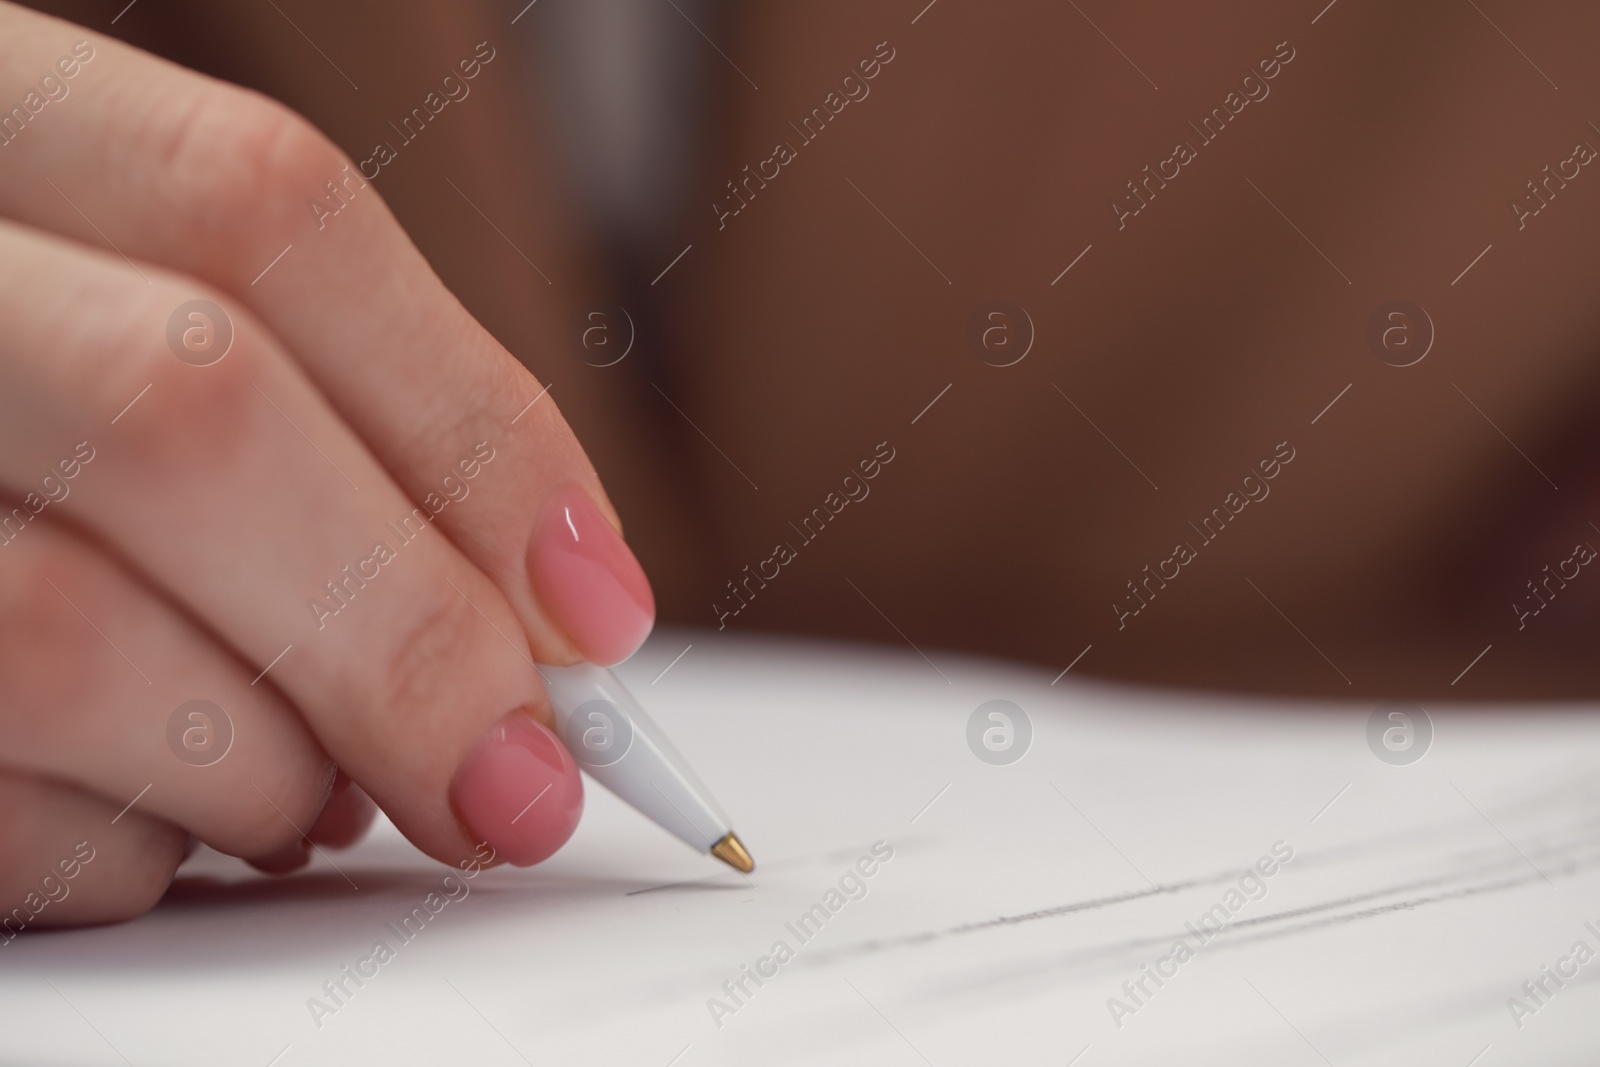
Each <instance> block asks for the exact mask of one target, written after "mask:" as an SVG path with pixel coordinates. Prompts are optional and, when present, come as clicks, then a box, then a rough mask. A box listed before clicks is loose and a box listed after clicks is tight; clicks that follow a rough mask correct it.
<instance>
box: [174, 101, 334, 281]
mask: <svg viewBox="0 0 1600 1067" xmlns="http://www.w3.org/2000/svg"><path fill="white" fill-rule="evenodd" d="M168 155H169V158H168V160H167V163H168V171H167V172H168V173H172V174H178V175H182V176H183V179H182V180H183V182H184V185H185V187H186V190H187V191H186V195H185V196H184V200H186V201H187V203H188V206H189V210H190V211H191V212H192V213H193V217H194V221H195V224H196V228H197V230H198V233H197V234H195V236H197V237H200V238H201V239H202V240H203V241H204V240H205V239H206V238H209V241H206V247H207V248H209V249H212V250H213V251H214V253H215V255H216V256H217V257H218V258H219V259H227V258H229V257H231V255H232V253H233V252H234V250H235V249H234V241H235V239H236V238H237V237H238V236H239V235H240V232H241V230H244V231H247V232H249V231H257V232H259V231H262V230H271V231H273V232H282V229H283V226H284V223H285V222H286V221H288V220H289V219H291V218H296V217H298V216H299V215H300V214H302V213H304V212H305V211H306V199H307V198H308V197H309V196H311V195H314V193H315V192H316V191H317V190H318V189H319V188H320V187H321V186H322V185H323V184H324V182H325V181H326V180H328V179H329V178H331V177H332V176H333V175H334V173H335V172H337V171H338V169H339V165H340V163H341V162H342V161H343V157H342V155H341V153H340V152H339V150H338V148H336V147H335V146H334V144H333V143H332V142H331V141H329V140H328V138H327V137H325V136H324V135H323V134H322V133H321V132H320V131H318V130H317V128H316V127H314V126H313V125H311V123H310V122H308V121H307V120H306V119H304V118H302V117H301V116H300V115H298V114H296V113H295V112H293V111H291V110H290V109H289V108H287V107H285V106H284V105H282V104H280V103H278V102H276V101H274V100H270V99H268V98H266V97H262V96H258V95H256V94H254V93H249V92H243V91H228V92H220V93H219V92H209V93H203V94H201V95H200V96H199V97H198V98H197V99H196V101H195V104H194V106H193V109H192V112H191V114H190V116H189V119H188V121H186V122H184V123H182V124H181V127H180V128H179V129H178V131H177V132H176V133H175V135H174V139H173V142H172V144H171V147H170V149H169V153H168Z"/></svg>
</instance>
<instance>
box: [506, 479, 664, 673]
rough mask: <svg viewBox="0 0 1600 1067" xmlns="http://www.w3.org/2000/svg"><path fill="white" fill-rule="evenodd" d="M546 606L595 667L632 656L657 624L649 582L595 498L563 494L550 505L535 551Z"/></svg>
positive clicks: (537, 587) (536, 578) (565, 490)
mask: <svg viewBox="0 0 1600 1067" xmlns="http://www.w3.org/2000/svg"><path fill="white" fill-rule="evenodd" d="M528 572H529V574H530V575H531V576H532V578H533V589H534V592H535V593H536V594H537V595H538V597H539V601H540V603H542V604H543V605H544V606H545V608H546V609H547V610H549V612H550V613H551V614H552V615H553V616H554V617H555V620H556V622H557V623H558V624H560V626H561V628H562V629H563V630H565V631H566V634H567V636H568V637H569V638H570V639H571V640H572V643H573V644H574V645H576V646H577V648H578V651H579V652H581V653H583V655H584V658H586V659H588V660H589V661H590V662H591V663H598V664H600V665H602V666H607V665H609V664H612V663H619V662H621V661H622V660H625V659H627V658H628V657H629V656H631V655H633V653H634V651H635V650H636V649H638V647H639V646H640V645H641V644H643V643H644V639H645V638H646V637H648V636H649V634H650V628H651V627H652V626H654V625H655V621H656V600H655V597H654V596H653V595H652V594H651V592H650V581H649V579H647V578H646V577H645V576H644V570H643V568H641V567H640V566H639V561H638V560H636V559H634V558H633V553H632V552H630V551H628V545H627V543H626V542H625V541H623V540H622V537H621V535H619V534H618V533H617V531H616V530H614V529H613V528H612V526H611V524H610V523H609V522H607V521H606V519H605V516H604V515H602V514H601V513H600V509H599V508H597V507H595V505H594V501H592V500H590V499H589V495H588V494H587V493H585V492H584V491H583V490H582V489H580V488H578V487H577V486H575V485H563V486H561V487H560V488H558V489H557V490H556V491H555V492H554V493H553V494H552V495H551V497H550V500H549V502H548V503H547V504H545V510H544V515H543V516H541V518H540V520H539V529H538V530H537V531H536V532H535V533H534V537H533V544H532V546H531V547H530V548H529V550H528Z"/></svg>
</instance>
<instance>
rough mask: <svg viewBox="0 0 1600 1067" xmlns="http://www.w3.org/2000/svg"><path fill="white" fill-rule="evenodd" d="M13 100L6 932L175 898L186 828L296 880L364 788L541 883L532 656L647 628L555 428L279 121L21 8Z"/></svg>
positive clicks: (8, 9)
mask: <svg viewBox="0 0 1600 1067" xmlns="http://www.w3.org/2000/svg"><path fill="white" fill-rule="evenodd" d="M0 73H3V77H0V86H4V87H6V88H4V89H0V322H3V323H4V324H5V329H4V331H3V332H0V685H3V686H4V694H3V696H0V730H3V735H4V737H5V744H4V748H3V750H0V796H3V797H4V798H5V801H6V802H5V803H4V804H3V805H0V807H3V809H4V810H5V811H6V812H7V814H8V818H7V819H6V820H5V822H4V824H3V825H4V829H3V830H0V872H3V873H0V918H3V917H4V913H7V912H9V914H10V915H11V916H12V919H11V920H7V921H5V922H4V923H3V926H4V929H5V932H6V933H7V935H12V934H14V933H15V932H16V931H17V930H18V929H20V928H22V927H23V926H25V925H29V924H39V925H43V924H52V923H54V924H59V923H64V922H90V921H99V920H106V919H115V918H122V917H127V916H131V915H134V914H137V913H139V912H140V911H142V910H144V909H146V908H148V907H150V906H151V905H152V904H153V903H154V902H155V901H156V900H157V899H159V897H160V895H161V893H162V892H163V890H164V889H165V887H166V885H167V883H168V881H169V880H170V878H171V876H172V874H173V871H174V870H175V868H176V867H177V864H178V863H179V862H180V860H181V858H182V856H183V854H184V849H185V842H186V838H187V836H188V835H189V834H193V835H194V836H195V837H197V838H199V839H200V840H201V841H204V842H206V843H207V844H209V845H211V846H213V847H215V848H217V849H219V850H221V851H224V852H228V853H231V854H234V855H238V856H243V857H246V858H250V859H253V860H255V861H257V862H258V864H259V865H261V866H266V867H273V868H284V867H291V866H294V865H297V864H298V863H299V862H301V861H302V860H303V858H304V855H305V850H306V847H307V845H306V842H307V840H308V838H309V840H311V841H321V842H326V843H329V844H339V843H348V841H349V840H351V839H353V837H354V836H357V835H358V834H359V832H360V829H361V828H362V826H363V823H364V817H365V816H364V815H363V806H364V804H365V801H364V799H363V798H362V795H361V791H365V793H366V794H367V795H370V797H371V798H372V799H373V800H374V801H376V802H377V804H378V806H379V807H381V808H383V810H384V811H385V812H387V813H388V815H389V816H390V817H391V818H392V819H393V820H394V822H395V823H396V825H397V826H398V827H399V828H400V829H401V831H402V832H403V833H405V835H406V836H407V837H408V838H409V839H410V840H411V841H413V842H414V843H415V844H416V845H417V846H418V847H419V848H421V849H422V850H424V851H425V852H427V853H428V854H429V855H432V856H434V857H435V858H437V859H439V860H441V861H444V862H446V863H452V864H454V863H457V862H461V861H470V858H472V857H475V856H476V857H478V858H480V859H481V858H482V857H483V856H484V855H486V854H487V851H486V850H484V849H483V848H482V844H483V843H485V842H486V843H487V845H488V846H489V847H490V848H492V849H493V850H494V854H495V855H496V856H498V857H500V858H504V859H508V860H510V861H511V862H513V863H533V862H536V861H538V860H540V859H542V858H544V857H545V856H547V855H549V854H550V853H551V852H553V851H554V850H555V849H556V848H557V847H559V846H560V844H561V843H562V842H563V841H565V839H566V838H567V836H568V835H569V834H570V833H571V832H572V830H573V827H574V825H575V824H576V820H577V818H578V814H579V812H580V810H581V807H582V787H581V785H580V782H579V778H578V774H577V770H576V768H575V766H574V764H573V762H572V760H571V758H570V757H569V756H568V755H567V753H566V751H565V750H564V749H563V748H562V747H561V746H560V744H559V743H558V742H557V741H556V740H555V738H554V736H553V735H552V734H551V733H550V732H549V731H548V730H547V729H545V727H544V726H542V725H539V723H540V722H545V723H548V722H549V710H548V705H547V703H546V699H545V696H544V692H543V689H542V687H541V685H540V682H539V677H538V674H537V672H536V671H535V669H534V666H533V664H534V661H540V662H551V663H566V662H572V661H575V660H578V659H589V660H593V661H597V662H602V663H607V662H614V661H617V660H620V659H622V658H624V657H626V656H627V655H629V654H630V653H631V652H632V651H633V650H634V649H635V648H636V647H637V646H638V644H639V643H640V642H641V641H642V640H643V639H644V637H645V635H646V634H647V633H648V631H649V629H650V626H651V624H652V621H653V618H654V604H653V601H652V598H651V594H650V589H649V586H648V584H647V582H646V580H645V578H644V575H643V573H642V571H641V570H640V569H639V566H638V564H637V563H636V562H635V561H634V559H633V556H632V555H631V554H630V553H629V551H628V549H627V547H626V546H625V545H624V543H623V541H622V539H621V537H620V535H619V533H618V532H617V530H616V528H615V527H616V525H617V520H616V518H615V515H614V514H613V512H612V511H611V508H610V505H609V503H608V502H607V501H606V498H605V495H604V493H603V491H602V490H601V488H600V485H599V482H598V480H597V479H596V476H595V474H594V471H593V469H592V468H591V466H590V465H589V463H588V460H587V459H586V457H585V456H584V453H583V451H582V449H581V448H580V447H579V446H578V443H577V441H576V440H574V439H573V437H572V434H571V433H570V431H569V430H568V428H567V426H566V424H565V423H564V422H563V421H562V419H561V417H560V415H559V414H558V413H557V412H556V409H555V406H554V403H553V401H552V400H551V399H550V398H549V397H546V396H544V395H543V392H542V388H541V386H540V384H539V383H538V382H537V381H535V380H534V379H533V377H532V376H531V375H530V374H528V372H527V371H526V370H524V369H523V368H522V366H521V365H520V364H519V363H517V361H516V360H515V359H513V358H512V357H511V355H510V354H509V353H507V352H506V351H505V350H504V349H503V348H502V347H501V346H500V345H499V344H497V343H496V342H495V340H494V339H493V338H492V337H490V336H489V334H488V333H486V332H485V331H484V330H483V329H482V328H481V327H480V326H479V325H478V324H477V323H476V322H474V321H473V319H472V318H471V317H470V316H469V315H468V314H467V313H466V311H465V310H463V308H462V307H461V306H460V304H459V303H457V301H456V300H455V299H454V298H453V297H452V296H451V295H450V293H449V292H447V291H446V290H445V288H444V287H443V286H442V285H441V284H440V282H439V281H438V279H437V278H436V277H435V276H434V274H433V273H432V272H431V271H430V269H429V268H428V265H427V264H426V263H425V262H424V261H423V260H422V258H421V256H420V255H419V254H418V253H417V251H416V249H415V248H414V247H413V246H412V245H411V243H410V242H409V241H408V240H407V238H406V235H405V234H404V233H403V232H402V231H401V229H400V228H399V226H398V225H397V224H396V223H395V221H394V219H393V217H392V216H391V215H390V213H389V211H388V210H387V208H386V207H385V206H384V204H383V202H382V200H381V199H380V198H379V196H378V194H377V192H376V190H375V189H374V188H372V186H371V185H370V184H369V183H368V182H367V181H366V179H364V178H363V177H362V176H361V174H360V171H359V169H358V168H357V166H356V165H355V164H354V163H352V162H351V161H350V160H348V159H347V158H345V157H344V156H342V155H341V154H340V152H339V151H338V150H337V149H335V148H334V147H333V146H332V145H331V144H330V143H329V142H328V141H327V140H325V139H324V138H323V137H322V136H320V135H319V134H318V133H317V132H316V131H315V130H313V129H312V128H311V127H310V126H309V125H308V124H307V123H305V122H304V121H302V120H301V119H299V118H297V117H296V116H295V115H293V114H291V113H289V112H288V111H286V110H285V109H284V108H282V107H280V106H278V105H276V104H274V103H271V102H270V101H268V100H266V99H263V98H261V97H259V96H256V95H254V94H252V93H249V92H246V91H243V90H240V89H237V88H234V87H231V86H228V85H225V84H222V83H218V82H215V81H212V80H210V79H208V78H204V77H202V76H199V75H197V74H194V73H192V72H189V71H186V70H183V69H180V68H178V67H175V66H172V65H170V64H168V63H165V62H163V61H160V60H158V59H155V58H153V57H151V56H148V55H145V54H143V53H140V52H137V51H135V50H133V49H130V48H128V47H126V46H123V45H120V44H118V43H117V42H115V41H112V40H109V39H106V38H102V37H98V36H96V35H94V34H91V33H88V32H86V31H84V30H82V29H80V28H79V27H75V26H72V25H69V24H67V23H64V22H59V21H56V20H53V19H49V18H45V17H42V16H39V15H36V14H33V13H31V12H28V11H25V10H22V9H19V8H16V7H13V6H10V5H4V4H0ZM315 205H321V209H320V210H319V209H318V207H317V206H315ZM195 701H201V702H204V703H198V704H195V703H191V702H195ZM336 767H337V768H338V769H339V770H340V771H341V772H342V774H343V775H347V776H348V779H349V781H350V782H353V783H354V785H355V786H359V790H356V789H351V788H346V787H345V781H344V778H343V776H342V775H341V777H340V784H339V787H338V788H337V789H336V788H335V768H336ZM330 792H333V793H334V794H335V799H334V800H333V801H331V802H330V801H329V796H330ZM319 820H320V821H319ZM81 843H87V845H86V849H87V850H88V851H92V852H93V856H94V858H93V859H92V860H91V861H89V862H82V861H81V852H82V851H83V850H79V849H78V846H79V845H80V844H81ZM75 850H78V851H75ZM75 855H76V856H78V857H79V858H78V859H77V860H74V859H73V857H74V856H75ZM68 861H71V862H72V863H73V864H74V877H73V878H72V879H71V880H70V881H63V879H64V877H65V871H66V869H67V866H66V864H67V862H68ZM46 876H49V878H50V879H52V882H51V883H45V882H43V881H42V879H44V878H45V877H46ZM51 884H54V885H55V886H58V887H60V886H65V887H66V889H65V891H63V892H60V893H59V895H58V894H57V891H55V890H52V889H50V888H49V886H50V885H51ZM18 905H20V906H21V907H20V909H19V910H15V911H12V910H11V909H12V908H13V907H14V906H18Z"/></svg>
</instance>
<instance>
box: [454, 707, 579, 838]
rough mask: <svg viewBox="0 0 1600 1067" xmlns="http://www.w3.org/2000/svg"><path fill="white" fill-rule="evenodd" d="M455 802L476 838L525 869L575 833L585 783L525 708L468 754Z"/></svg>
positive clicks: (567, 756)
mask: <svg viewBox="0 0 1600 1067" xmlns="http://www.w3.org/2000/svg"><path fill="white" fill-rule="evenodd" d="M450 800H451V802H452V803H454V804H455V808H456V814H458V815H459V816H460V817H461V820H462V822H464V823H466V825H467V829H468V830H470V831H472V834H473V835H474V836H475V837H477V838H479V839H481V840H484V841H487V842H488V843H489V844H490V845H491V846H492V847H493V848H494V850H495V851H496V852H498V853H499V854H500V855H501V856H503V857H505V859H506V860H507V861H508V862H510V863H513V864H515V865H516V866H518V867H526V866H528V865H530V864H534V863H538V862H539V861H540V860H542V859H547V858H549V857H550V856H551V855H553V854H554V853H555V851H556V849H558V848H560V847H561V846H562V845H563V844H565V843H566V840H567V838H569V837H571V836H572V831H573V830H575V829H577V827H578V817H579V816H580V815H582V814H583V781H582V779H580V778H579V777H578V765H577V764H576V763H574V762H572V756H571V755H570V754H569V753H568V752H567V750H566V748H565V747H563V746H562V744H561V743H560V742H559V741H557V740H556V735H555V734H553V733H551V732H550V731H549V730H546V729H545V728H544V727H543V726H541V725H540V724H539V723H538V722H536V721H535V720H534V719H533V718H532V717H530V716H529V715H528V714H527V713H526V712H524V711H522V710H520V709H519V710H517V711H513V712H511V713H510V714H509V715H507V716H505V717H504V718H503V719H501V720H500V721H499V722H498V723H496V724H495V725H494V726H493V727H491V728H490V729H489V732H488V733H487V734H485V735H484V736H483V740H481V741H479V742H478V745H477V747H476V748H474V749H473V750H472V752H471V753H470V754H468V756H467V759H466V762H464V763H463V764H462V765H461V769H460V770H459V771H457V772H456V777H455V781H454V782H452V783H451V785H450Z"/></svg>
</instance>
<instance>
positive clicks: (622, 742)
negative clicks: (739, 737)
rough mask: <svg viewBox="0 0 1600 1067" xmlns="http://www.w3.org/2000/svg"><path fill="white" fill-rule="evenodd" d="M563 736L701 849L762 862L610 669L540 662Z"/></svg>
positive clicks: (737, 864)
mask: <svg viewBox="0 0 1600 1067" xmlns="http://www.w3.org/2000/svg"><path fill="white" fill-rule="evenodd" d="M539 674H540V675H541V676H542V677H543V678H544V682H545V689H546V690H547V691H548V692H549V694H550V704H551V706H552V707H553V708H554V709H555V717H556V734H557V736H559V737H560V738H561V740H562V741H563V742H564V743H565V744H566V746H567V750H568V751H570V752H571V753H572V758H573V759H574V760H576V761H577V763H578V766H579V767H582V768H583V769H584V770H585V771H588V772H589V774H590V776H592V777H593V778H594V780H595V781H597V782H599V783H600V784H601V785H603V786H605V787H606V788H607V789H609V790H611V791H612V792H613V793H615V794H616V795H617V796H619V797H621V798H622V799H623V800H624V801H626V802H627V803H628V805H629V806H630V807H632V808H634V809H635V810H637V811H638V812H640V813H641V814H642V815H644V816H645V817H646V818H648V819H649V820H650V821H651V822H654V823H655V824H656V825H657V826H660V827H661V828H662V829H664V830H666V831H667V832H668V833H670V834H672V835H673V836H674V837H676V838H677V839H678V840H680V841H682V842H684V843H685V844H687V845H688V846H689V847H690V848H693V849H694V850H695V851H697V852H709V853H711V854H712V855H713V856H715V857H717V859H719V860H721V861H722V862H724V863H726V864H727V865H728V866H730V867H732V868H733V869H734V870H736V871H740V872H742V873H745V874H748V873H749V872H751V871H753V870H754V869H755V866H756V865H755V861H754V860H752V859H751V858H750V853H749V852H747V851H745V847H744V843H743V842H741V841H740V840H739V836H738V835H737V834H735V833H734V832H733V827H732V826H731V825H730V824H729V822H728V816H727V815H726V814H724V813H723V811H722V808H721V807H720V806H719V805H718V804H717V802H716V801H715V800H713V799H712V798H711V793H710V792H709V791H708V790H707V789H706V787H705V786H704V785H703V784H702V783H701V782H700V779H699V778H697V777H695V773H694V771H692V770H690V769H689V765H688V764H687V763H685V762H684V759H683V757H682V756H680V755H678V751H677V750H676V749H675V748H673V747H672V742H670V741H668V740H667V738H666V735H665V734H663V733H662V732H661V728H660V727H658V726H657V725H656V724H655V722H654V721H653V720H652V719H651V718H650V716H649V715H647V714H645V710H644V708H642V707H640V706H639V702H638V701H637V700H635V699H634V698H633V694H632V693H630V692H628V690H627V688H626V687H624V686H623V684H622V680H621V679H619V678H618V677H617V676H616V675H615V674H612V673H611V672H610V671H608V670H606V669H605V668H604V667H596V666H594V665H592V664H588V663H580V664H578V665H577V666H575V667H547V666H545V665H543V664H540V665H539Z"/></svg>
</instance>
